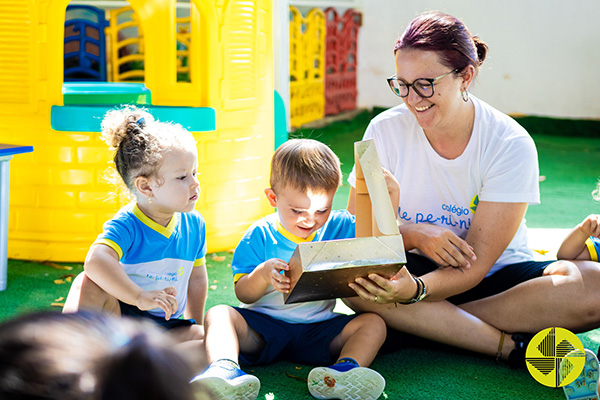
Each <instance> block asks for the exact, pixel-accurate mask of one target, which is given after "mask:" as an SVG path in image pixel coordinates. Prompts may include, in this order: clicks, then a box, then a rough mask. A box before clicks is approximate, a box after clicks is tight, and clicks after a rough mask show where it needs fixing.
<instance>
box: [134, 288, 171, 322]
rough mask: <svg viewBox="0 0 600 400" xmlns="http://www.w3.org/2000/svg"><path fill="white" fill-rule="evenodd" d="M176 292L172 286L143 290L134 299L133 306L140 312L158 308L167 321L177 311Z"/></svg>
mask: <svg viewBox="0 0 600 400" xmlns="http://www.w3.org/2000/svg"><path fill="white" fill-rule="evenodd" d="M176 295H177V290H175V288H174V287H173V286H169V287H166V288H164V289H161V290H145V291H143V292H141V293H140V294H139V295H138V297H137V298H136V299H135V306H136V307H137V308H139V309H140V310H142V311H146V310H152V309H153V308H157V307H158V308H160V309H161V310H163V311H164V312H165V319H166V320H167V321H168V320H169V319H170V318H171V315H173V314H174V313H175V312H176V311H177V298H176V297H175V296H176Z"/></svg>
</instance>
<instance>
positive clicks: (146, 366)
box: [0, 311, 193, 400]
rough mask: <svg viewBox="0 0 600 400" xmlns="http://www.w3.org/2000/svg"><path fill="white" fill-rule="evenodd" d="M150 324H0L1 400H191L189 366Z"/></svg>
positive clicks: (86, 316)
mask: <svg viewBox="0 0 600 400" xmlns="http://www.w3.org/2000/svg"><path fill="white" fill-rule="evenodd" d="M173 344H174V343H173V342H172V339H170V338H169V337H168V336H166V335H165V334H164V333H163V332H162V331H161V330H160V329H159V328H158V327H157V326H155V325H154V324H153V323H152V322H149V321H144V320H132V319H127V318H118V317H114V316H108V315H103V314H98V313H94V312H88V311H85V312H78V313H73V314H60V313H57V312H43V313H35V314H28V315H24V316H20V317H17V318H15V319H13V320H9V321H7V322H4V323H3V324H2V325H0V398H2V399H6V400H17V399H19V400H20V399H46V400H88V399H89V400H98V399H107V400H108V399H110V400H121V399H123V400H125V399H128V400H138V399H139V400H142V399H143V400H147V399H156V400H159V399H166V398H169V399H178V400H192V399H193V394H192V388H191V385H189V384H188V382H189V381H190V379H191V378H192V373H191V371H190V369H189V366H188V365H187V364H186V363H185V362H184V361H183V359H182V358H180V357H179V355H178V354H177V353H175V351H174V350H173V349H172V346H173Z"/></svg>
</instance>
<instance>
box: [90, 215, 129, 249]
mask: <svg viewBox="0 0 600 400" xmlns="http://www.w3.org/2000/svg"><path fill="white" fill-rule="evenodd" d="M131 222H132V221H130V220H129V219H128V218H127V214H124V213H120V214H117V215H116V216H115V217H114V218H113V219H110V220H108V221H106V222H105V223H104V225H103V227H102V233H101V234H100V235H98V238H97V239H96V241H95V242H94V243H102V244H105V245H107V246H109V247H111V248H112V249H113V250H115V251H116V252H117V253H118V254H119V259H121V258H123V256H125V255H127V252H128V250H129V249H130V248H131V245H132V244H133V240H134V236H135V234H134V229H133V226H132V224H131Z"/></svg>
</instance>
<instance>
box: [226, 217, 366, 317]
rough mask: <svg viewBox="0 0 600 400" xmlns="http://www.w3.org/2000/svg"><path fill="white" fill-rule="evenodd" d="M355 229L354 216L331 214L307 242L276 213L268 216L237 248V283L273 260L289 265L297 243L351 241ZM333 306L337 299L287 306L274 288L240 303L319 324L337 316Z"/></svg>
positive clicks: (251, 307)
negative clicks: (284, 224)
mask: <svg viewBox="0 0 600 400" xmlns="http://www.w3.org/2000/svg"><path fill="white" fill-rule="evenodd" d="M354 228H355V218H354V216H353V215H352V214H350V213H349V212H348V211H346V210H340V211H332V212H331V214H330V216H329V219H328V220H327V222H326V223H325V225H323V226H322V227H321V228H320V229H319V230H317V231H316V232H314V233H313V234H312V235H310V237H308V238H307V239H301V238H299V237H297V236H295V235H293V234H291V233H290V232H288V231H287V230H286V229H285V228H284V227H283V226H282V225H281V223H280V222H279V219H278V215H277V213H274V214H271V215H267V216H266V217H264V218H262V219H260V220H258V221H256V222H255V223H254V224H252V226H250V228H248V230H247V231H246V233H245V234H244V237H243V238H242V240H241V241H240V243H239V244H238V246H237V248H236V249H235V253H234V255H233V261H232V263H231V268H232V269H233V277H234V281H235V282H237V280H238V279H240V278H241V277H242V276H244V275H246V274H249V273H251V272H252V271H254V269H255V268H256V267H257V266H258V265H260V264H261V263H263V262H265V261H267V260H270V259H272V258H279V259H281V260H283V261H285V262H289V260H290V258H291V257H292V254H293V253H294V250H296V247H297V246H298V243H302V242H320V241H324V240H334V239H350V238H353V237H354ZM334 306H335V300H321V301H310V302H305V303H296V304H284V302H283V294H282V293H280V292H278V291H277V290H275V288H273V286H271V285H269V288H268V289H267V291H266V292H265V294H264V296H263V297H261V298H260V299H259V300H257V301H256V302H254V303H252V304H245V303H241V304H240V307H244V308H249V309H252V310H254V311H258V312H262V313H264V314H267V315H270V316H271V317H274V318H277V319H280V320H283V321H286V322H292V323H308V322H319V321H324V320H327V319H330V318H331V317H333V316H334V315H335V314H334V312H333V307H334Z"/></svg>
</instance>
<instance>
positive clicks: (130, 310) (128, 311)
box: [119, 301, 196, 330]
mask: <svg viewBox="0 0 600 400" xmlns="http://www.w3.org/2000/svg"><path fill="white" fill-rule="evenodd" d="M119 305H120V306H121V315H124V316H127V317H132V318H144V319H149V320H151V321H154V322H155V323H156V324H158V325H160V326H162V327H163V328H164V329H166V330H169V329H173V328H181V327H185V326H191V325H195V324H196V320H195V319H177V318H171V319H170V320H168V321H167V320H166V319H165V318H164V317H157V316H156V315H153V314H150V313H149V312H148V311H142V310H140V309H139V308H137V307H136V306H132V305H131V304H127V303H123V302H122V301H119Z"/></svg>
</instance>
